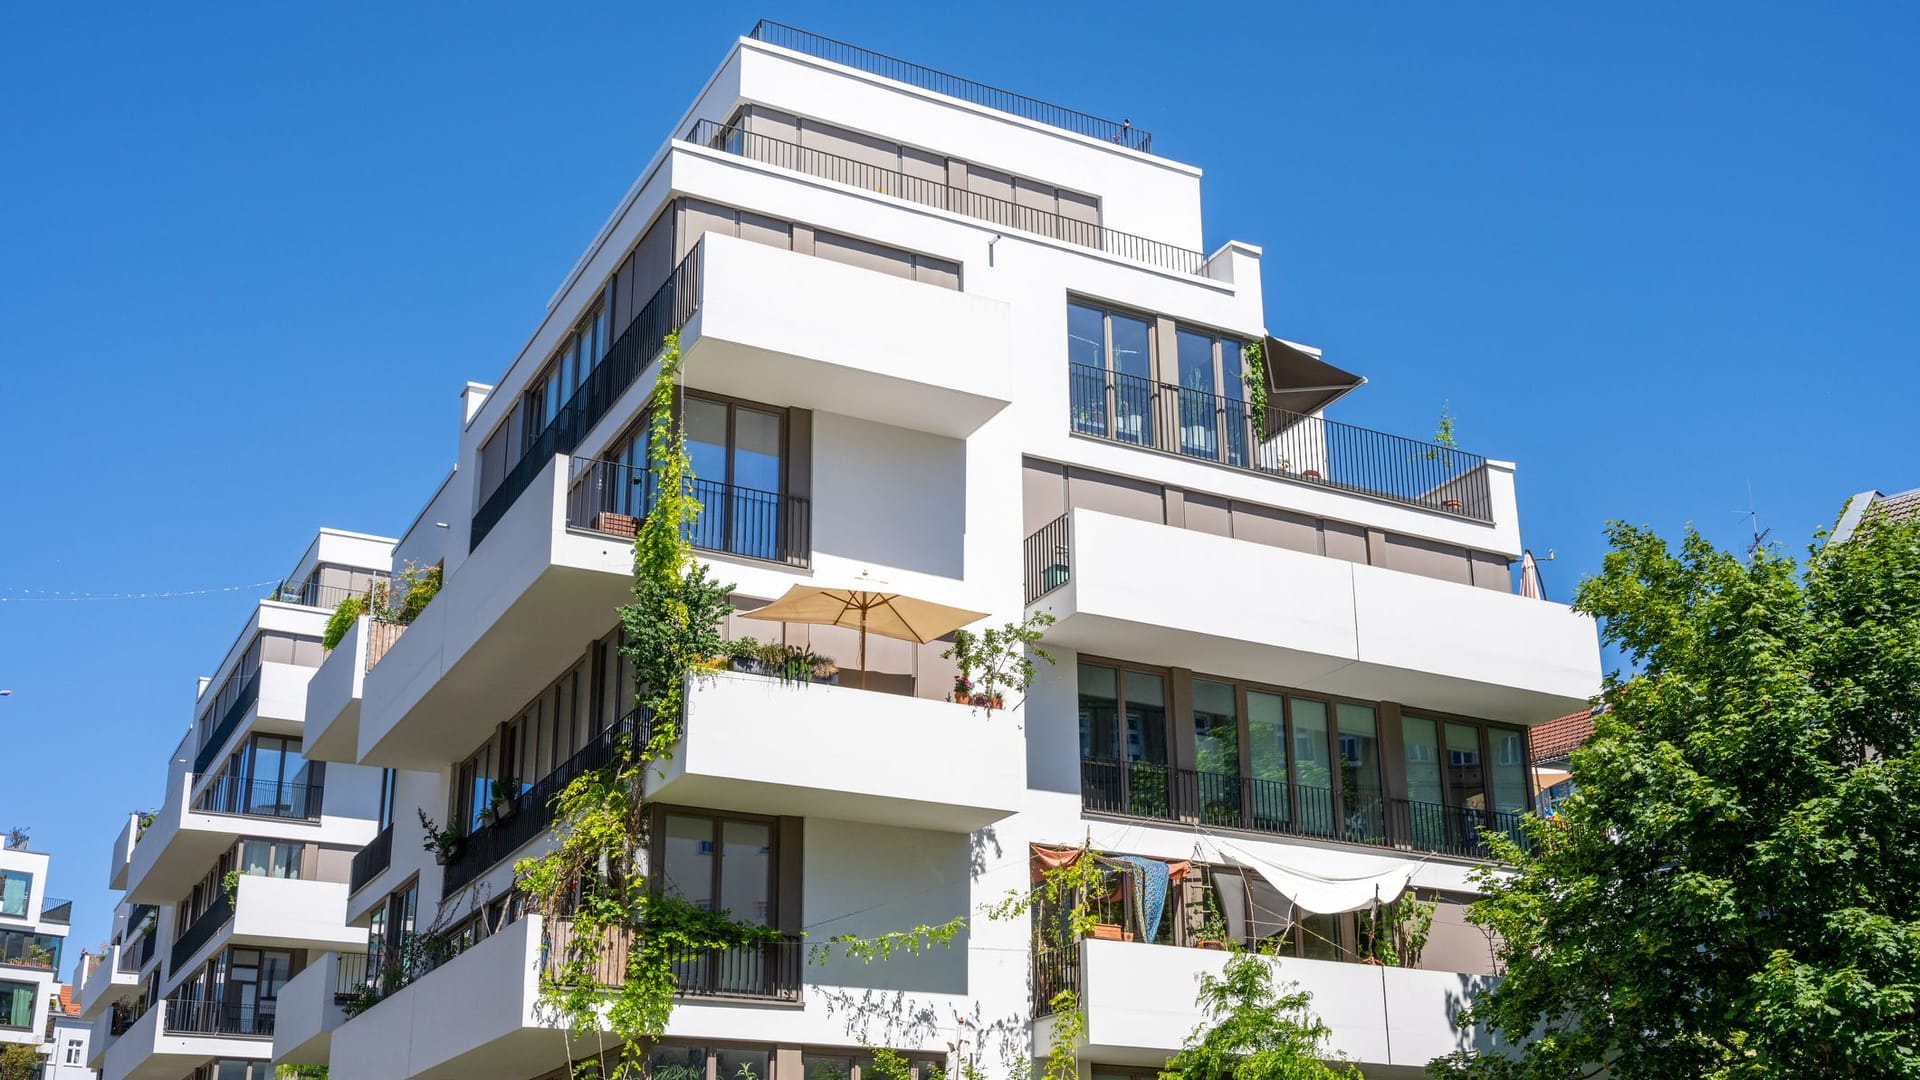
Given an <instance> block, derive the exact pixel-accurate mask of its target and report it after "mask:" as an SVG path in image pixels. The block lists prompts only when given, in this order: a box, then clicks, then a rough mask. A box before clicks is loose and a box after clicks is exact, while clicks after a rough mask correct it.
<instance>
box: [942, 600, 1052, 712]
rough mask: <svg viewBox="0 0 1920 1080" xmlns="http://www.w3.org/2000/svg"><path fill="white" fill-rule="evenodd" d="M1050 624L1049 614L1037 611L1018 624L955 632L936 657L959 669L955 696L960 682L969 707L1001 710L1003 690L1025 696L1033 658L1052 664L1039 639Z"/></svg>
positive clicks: (1003, 701) (1050, 617) (1030, 683)
mask: <svg viewBox="0 0 1920 1080" xmlns="http://www.w3.org/2000/svg"><path fill="white" fill-rule="evenodd" d="M1053 622H1054V618H1053V616H1052V615H1050V614H1048V613H1046V612H1044V611H1037V612H1034V613H1033V614H1031V615H1029V616H1027V617H1026V618H1025V619H1023V620H1022V621H1020V622H1017V623H1013V622H1010V623H1007V624H1006V625H1004V626H996V627H989V628H988V629H986V630H983V631H981V632H980V633H978V634H975V633H974V632H973V631H971V630H955V631H954V632H953V644H952V645H951V646H949V647H948V648H947V650H946V651H945V652H943V653H941V654H940V656H941V658H942V659H945V660H952V661H953V662H954V664H955V665H956V666H958V667H959V669H960V673H959V675H957V676H956V677H955V678H954V691H955V694H956V697H957V695H958V692H959V689H960V684H961V682H962V681H964V682H966V684H967V685H968V687H969V688H970V689H972V690H973V697H972V698H971V700H972V702H973V704H975V705H981V706H985V707H986V708H989V709H1000V708H1005V707H1006V694H1007V691H1010V690H1011V691H1014V692H1017V693H1020V694H1025V693H1026V692H1027V688H1028V687H1030V686H1032V685H1033V677H1034V666H1033V661H1034V658H1035V657H1038V658H1040V659H1042V660H1045V661H1046V662H1047V663H1049V664H1051V663H1053V656H1052V655H1051V654H1049V653H1048V652H1047V651H1046V650H1045V649H1042V648H1041V647H1040V639H1041V637H1042V636H1043V635H1044V634H1045V633H1046V629H1047V627H1049V626H1052V625H1053ZM975 673H978V679H977V681H976V678H975Z"/></svg>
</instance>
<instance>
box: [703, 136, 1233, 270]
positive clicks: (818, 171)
mask: <svg viewBox="0 0 1920 1080" xmlns="http://www.w3.org/2000/svg"><path fill="white" fill-rule="evenodd" d="M686 141H688V142H690V143H694V144H696V145H699V146H704V147H707V148H708V149H710V150H719V151H721V152H723V153H728V154H733V155H735V156H737V157H744V158H748V159H750V160H753V161H758V162H761V163H762V164H766V165H771V166H773V167H774V168H776V169H787V170H789V171H792V172H797V173H805V174H806V175H808V176H817V177H819V178H820V179H822V180H830V181H832V182H834V183H836V184H846V185H848V186H850V187H856V188H859V189H861V190H862V191H877V192H879V193H881V194H883V195H892V196H895V197H897V198H901V199H905V200H907V201H908V202H915V203H919V204H920V205H922V206H933V207H939V208H940V209H943V210H950V211H952V212H953V213H956V214H961V215H963V216H966V217H970V218H977V219H979V220H981V221H986V222H991V223H992V224H994V225H998V226H1000V227H1002V228H1007V229H1017V230H1019V231H1021V232H1026V233H1033V234H1035V235H1038V236H1048V237H1052V238H1053V239H1055V240H1064V241H1066V242H1067V243H1069V244H1073V245H1075V246H1077V247H1083V248H1088V249H1090V250H1093V251H1101V252H1105V253H1107V254H1109V255H1116V256H1119V257H1120V258H1123V259H1131V260H1133V261H1134V262H1140V263H1146V264H1148V265H1150V266H1158V267H1162V268H1164V269H1167V270H1174V271H1178V272H1179V273H1183V274H1198V273H1200V272H1201V271H1202V270H1203V269H1205V267H1206V262H1207V258H1206V256H1205V255H1204V254H1202V253H1200V252H1198V251H1189V250H1188V249H1186V248H1183V247H1179V246H1177V245H1174V244H1169V243H1165V242H1163V241H1160V240H1149V239H1147V238H1146V237H1144V236H1135V235H1134V234H1132V233H1126V232H1121V231H1120V230H1118V229H1109V228H1107V227H1106V226H1104V225H1101V224H1099V223H1098V222H1093V221H1082V220H1080V219H1078V218H1071V217H1067V216H1065V215H1064V214H1056V213H1054V212H1052V211H1050V210H1039V209H1035V208H1034V207H1031V206H1022V205H1021V204H1019V203H1017V202H1013V201H1011V200H1008V199H1001V198H996V197H994V196H992V195H982V194H980V193H979V192H977V191H968V190H966V189H965V188H957V187H954V186H952V185H951V184H945V183H942V182H940V181H938V180H928V179H925V178H923V177H918V176H913V175H910V174H908V173H904V172H901V171H899V170H898V169H888V168H884V167H882V166H879V165H870V164H868V163H866V162H864V161H856V160H855V159H853V158H849V157H841V156H840V155H838V154H829V153H827V152H826V151H824V150H815V149H814V148H812V147H810V146H801V145H800V144H799V143H794V142H788V141H786V140H784V139H776V138H773V137H771V136H768V135H760V134H756V133H754V132H752V131H748V130H747V129H746V128H744V127H741V126H740V125H738V124H721V123H718V122H716V121H713V120H701V121H699V122H698V123H696V124H694V125H693V127H692V128H691V129H689V130H688V131H687V139H686Z"/></svg>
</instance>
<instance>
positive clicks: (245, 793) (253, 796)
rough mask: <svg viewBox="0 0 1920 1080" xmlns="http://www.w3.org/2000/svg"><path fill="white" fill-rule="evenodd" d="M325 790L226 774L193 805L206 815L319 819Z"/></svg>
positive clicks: (200, 795)
mask: <svg viewBox="0 0 1920 1080" xmlns="http://www.w3.org/2000/svg"><path fill="white" fill-rule="evenodd" d="M324 797H325V792H324V790H323V788H322V785H320V784H287V783H281V782H280V781H277V780H244V779H242V778H240V777H237V776H232V775H225V776H221V777H218V778H216V779H215V780H214V781H213V782H212V783H210V784H208V785H207V786H206V787H205V788H203V789H201V792H200V794H199V796H198V797H196V798H195V799H194V800H193V808H194V809H195V810H198V811H200V812H202V813H207V814H238V815H241V816H243V817H267V818H280V819H283V820H287V821H319V820H320V807H321V804H322V802H323V801H324Z"/></svg>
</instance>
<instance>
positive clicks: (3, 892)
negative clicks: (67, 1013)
mask: <svg viewBox="0 0 1920 1080" xmlns="http://www.w3.org/2000/svg"><path fill="white" fill-rule="evenodd" d="M15 839H18V838H10V837H7V836H4V835H0V1043H27V1044H31V1045H33V1046H35V1047H36V1048H40V1049H42V1050H43V1051H44V1047H45V1041H46V1034H47V1032H49V1031H51V1030H52V1028H53V1014H54V1012H55V1011H57V1010H56V1009H55V1007H54V1003H55V1002H58V1001H59V1000H60V963H61V951H62V950H63V949H64V947H65V946H66V942H67V929H68V924H69V923H71V922H72V921H73V902H72V901H70V900H58V899H55V898H53V897H50V896H48V895H47V866H48V864H49V863H50V862H51V861H52V859H51V857H50V856H47V855H43V854H41V853H40V852H37V851H31V850H28V848H27V847H26V845H25V844H24V843H19V844H16V843H15V842H14V840H15ZM16 1052H17V1051H16Z"/></svg>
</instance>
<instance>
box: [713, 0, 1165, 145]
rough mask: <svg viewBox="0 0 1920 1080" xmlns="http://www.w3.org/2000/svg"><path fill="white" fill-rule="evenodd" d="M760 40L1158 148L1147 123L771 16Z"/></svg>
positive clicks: (1091, 134)
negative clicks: (1107, 116) (1045, 98)
mask: <svg viewBox="0 0 1920 1080" xmlns="http://www.w3.org/2000/svg"><path fill="white" fill-rule="evenodd" d="M747 36H748V37H750V38H752V39H754V40H755V41H764V42H766V43H767V44H769V45H777V46H779V47H780V48H783V49H791V50H793V51H794V52H797V53H805V54H806V55H808V56H812V57H816V58H818V59H821V60H826V61H828V62H830V63H835V64H839V65H841V66H843V67H850V68H853V69H855V70H857V71H864V72H866V73H867V74H869V75H878V76H880V77H881V78H884V79H892V80H893V81H894V82H901V83H906V84H907V85H908V86H913V87H918V88H919V89H921V90H930V91H932V92H934V93H936V94H945V95H946V96H947V97H950V98H959V99H960V100H961V101H966V102H971V103H972V104H975V105H979V106H982V107H984V108H988V109H993V110H996V111H998V112H1003V113H1009V114H1011V115H1013V116H1018V117H1020V118H1021V119H1023V120H1031V121H1033V122H1035V123H1038V124H1045V125H1047V126H1048V127H1055V128H1059V129H1060V130H1062V131H1071V132H1073V133H1074V134H1076V135H1084V136H1086V137H1087V138H1090V139H1098V140H1100V141H1101V142H1108V143H1113V144H1115V145H1117V146H1124V147H1126V148H1127V149H1129V150H1138V151H1140V152H1141V153H1143V154H1151V153H1153V133H1152V132H1151V131H1148V130H1146V129H1145V128H1137V127H1134V126H1133V122H1132V121H1131V120H1107V119H1103V118H1102V117H1098V116H1094V115H1092V114H1090V113H1083V112H1080V111H1079V110H1077V109H1069V108H1067V107H1065V106H1063V105H1055V104H1053V103H1052V102H1049V101H1041V100H1040V99H1039V98H1032V97H1028V96H1027V95H1025V94H1016V93H1014V92H1013V91H1011V90H1002V89H1000V88H998V87H994V86H988V85H987V84H986V83H981V82H975V81H974V80H972V79H968V78H963V77H961V76H959V75H950V74H948V73H947V72H944V71H939V70H936V69H934V68H930V67H924V66H922V65H920V64H916V63H913V62H911V61H908V60H901V59H898V58H897V57H892V56H888V55H887V54H885V53H879V52H874V51H873V50H872V49H863V48H861V47H860V46H858V45H849V44H847V43H846V42H844V41H836V40H834V39H833V38H830V37H823V36H821V35H819V34H815V33H811V32H809V31H806V30H801V29H798V28H797V27H792V26H788V25H786V24H785V23H777V22H774V21H772V20H771V19H761V20H760V21H759V22H757V23H754V24H753V30H752V31H750V32H749V33H748V34H747Z"/></svg>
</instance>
